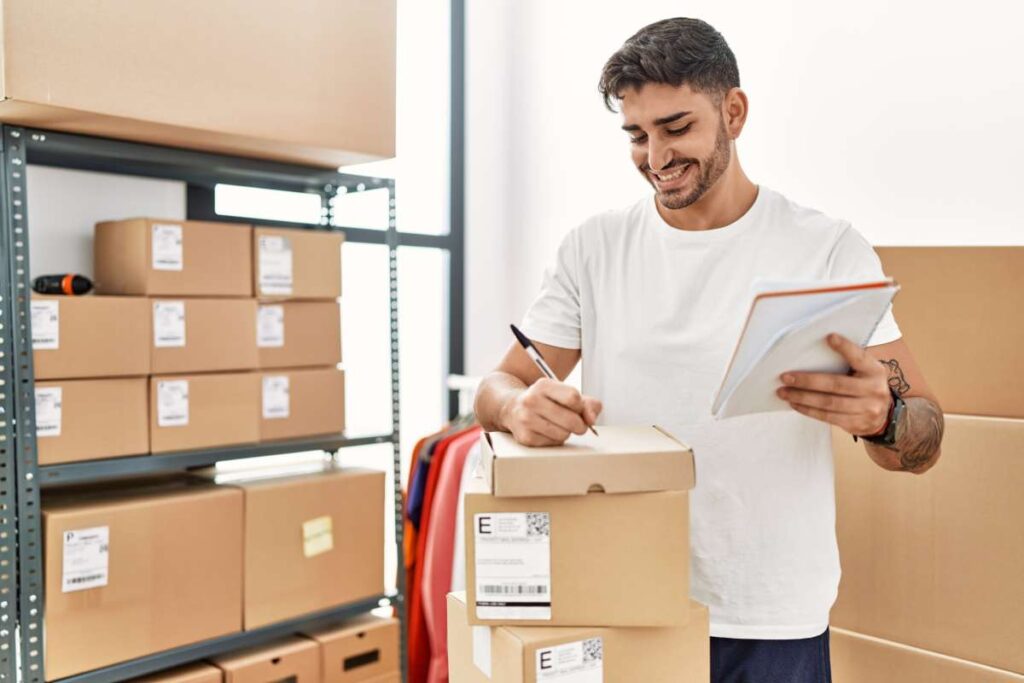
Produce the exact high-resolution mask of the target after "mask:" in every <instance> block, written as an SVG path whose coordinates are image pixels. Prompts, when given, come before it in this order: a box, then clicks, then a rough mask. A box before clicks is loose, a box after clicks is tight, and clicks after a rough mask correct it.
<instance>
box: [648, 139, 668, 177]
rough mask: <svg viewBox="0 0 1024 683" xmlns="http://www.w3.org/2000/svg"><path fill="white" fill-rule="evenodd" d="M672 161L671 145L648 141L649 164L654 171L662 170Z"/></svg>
mask: <svg viewBox="0 0 1024 683" xmlns="http://www.w3.org/2000/svg"><path fill="white" fill-rule="evenodd" d="M671 161H672V150H670V149H669V146H668V145H667V144H666V145H662V144H660V143H657V142H654V141H651V142H648V143H647V165H648V166H650V167H651V170H652V171H655V172H657V171H660V170H661V169H663V168H665V167H666V166H668V164H669V163H671Z"/></svg>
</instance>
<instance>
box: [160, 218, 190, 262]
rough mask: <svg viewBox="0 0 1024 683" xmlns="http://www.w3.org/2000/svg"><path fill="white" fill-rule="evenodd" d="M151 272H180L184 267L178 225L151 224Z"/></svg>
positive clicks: (182, 248)
mask: <svg viewBox="0 0 1024 683" xmlns="http://www.w3.org/2000/svg"><path fill="white" fill-rule="evenodd" d="M152 242H153V270H181V269H182V268H184V266H185V258H184V246H183V245H184V239H183V237H182V234H181V226H180V225H169V224H166V223H154V224H153V237H152Z"/></svg>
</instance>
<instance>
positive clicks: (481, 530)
mask: <svg viewBox="0 0 1024 683" xmlns="http://www.w3.org/2000/svg"><path fill="white" fill-rule="evenodd" d="M473 537H474V558H475V565H474V566H475V568H476V616H477V618H478V619H536V620H546V619H551V518H550V515H549V514H548V513H547V512H485V513H478V514H476V515H475V516H474V518H473Z"/></svg>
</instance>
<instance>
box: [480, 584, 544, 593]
mask: <svg viewBox="0 0 1024 683" xmlns="http://www.w3.org/2000/svg"><path fill="white" fill-rule="evenodd" d="M480 592H481V593H485V594H487V595H547V594H548V587H547V586H501V585H497V586H496V585H487V584H485V585H482V586H480Z"/></svg>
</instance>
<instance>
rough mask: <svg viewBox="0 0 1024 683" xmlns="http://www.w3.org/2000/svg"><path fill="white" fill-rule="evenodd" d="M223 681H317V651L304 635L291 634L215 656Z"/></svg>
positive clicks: (318, 677)
mask: <svg viewBox="0 0 1024 683" xmlns="http://www.w3.org/2000/svg"><path fill="white" fill-rule="evenodd" d="M213 663H214V664H216V665H217V666H218V667H220V669H221V671H223V672H224V683H268V681H277V682H278V683H286V682H287V683H320V681H321V680H322V679H321V677H320V651H319V648H318V647H317V644H316V643H314V642H312V641H310V640H306V639H305V638H299V637H291V638H288V639H286V640H283V641H280V642H278V643H275V644H273V645H268V646H265V647H260V648H254V649H251V650H246V651H244V652H240V653H237V654H232V655H227V656H224V657H216V658H214V660H213Z"/></svg>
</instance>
